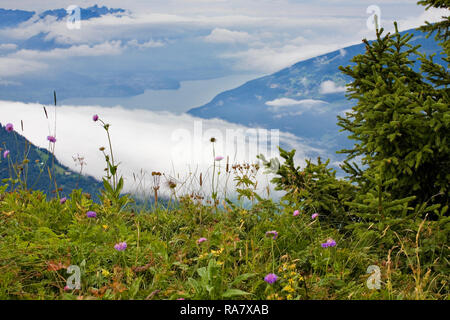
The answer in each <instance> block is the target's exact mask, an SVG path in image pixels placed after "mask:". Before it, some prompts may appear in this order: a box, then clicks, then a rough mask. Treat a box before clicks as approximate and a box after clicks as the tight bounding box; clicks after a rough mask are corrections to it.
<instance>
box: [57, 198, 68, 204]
mask: <svg viewBox="0 0 450 320" xmlns="http://www.w3.org/2000/svg"><path fill="white" fill-rule="evenodd" d="M66 201H67V198H66V197H64V198H61V199H60V200H59V203H60V204H64V203H66Z"/></svg>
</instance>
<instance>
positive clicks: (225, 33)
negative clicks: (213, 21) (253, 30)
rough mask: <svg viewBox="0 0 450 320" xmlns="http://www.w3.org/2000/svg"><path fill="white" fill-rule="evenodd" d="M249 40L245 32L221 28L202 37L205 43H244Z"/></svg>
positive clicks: (249, 37)
mask: <svg viewBox="0 0 450 320" xmlns="http://www.w3.org/2000/svg"><path fill="white" fill-rule="evenodd" d="M251 39H252V37H251V36H250V35H249V34H248V33H247V32H242V31H231V30H227V29H222V28H215V29H214V30H213V31H211V33H210V34H209V35H208V36H206V37H204V40H205V41H206V42H212V43H238V42H242V43H246V42H248V41H250V40H251Z"/></svg>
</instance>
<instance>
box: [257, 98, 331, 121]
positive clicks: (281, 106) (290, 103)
mask: <svg viewBox="0 0 450 320" xmlns="http://www.w3.org/2000/svg"><path fill="white" fill-rule="evenodd" d="M327 104H328V103H327V102H325V101H322V100H313V99H303V100H295V99H290V98H279V99H275V100H272V101H267V102H266V105H267V106H269V111H271V112H273V113H274V114H275V118H282V117H287V116H299V115H301V114H303V113H304V112H305V111H314V112H317V113H323V112H324V109H323V107H324V106H325V105H327Z"/></svg>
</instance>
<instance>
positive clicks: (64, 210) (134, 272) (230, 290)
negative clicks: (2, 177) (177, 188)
mask: <svg viewBox="0 0 450 320" xmlns="http://www.w3.org/2000/svg"><path fill="white" fill-rule="evenodd" d="M5 190H6V189H5V188H2V189H0V298H1V299H178V298H185V299H222V298H226V299H230V298H238V299H448V297H449V296H448V261H447V259H448V257H447V256H443V257H442V256H441V257H439V256H434V257H433V258H425V257H422V260H421V261H419V262H417V260H416V257H415V254H414V253H415V252H416V247H415V246H416V243H415V241H414V240H415V239H416V235H417V233H418V231H419V229H420V232H419V236H418V242H417V243H418V244H419V246H420V244H422V243H427V244H429V242H430V241H434V242H436V239H435V238H434V235H435V232H434V231H433V230H434V229H433V228H435V225H434V222H433V221H424V222H423V223H422V222H421V221H418V222H420V223H421V227H420V224H418V228H417V230H408V231H405V233H404V234H398V233H397V234H398V235H399V242H398V243H397V245H396V246H393V247H383V237H385V236H386V235H383V234H377V233H370V232H366V233H363V235H361V236H357V235H356V234H355V233H350V232H347V231H343V230H336V229H335V228H334V227H333V226H330V225H326V223H325V222H323V221H320V220H321V218H320V217H319V219H318V220H312V219H311V217H310V215H309V214H306V213H304V212H301V214H300V215H299V216H293V211H294V210H295V209H296V208H291V207H287V206H283V205H281V204H280V203H274V202H272V201H271V200H265V201H260V202H258V203H256V204H254V205H253V206H252V207H251V208H250V209H248V208H247V209H244V208H243V207H240V206H237V205H236V206H235V205H233V206H230V205H225V207H223V206H222V207H221V208H220V209H217V208H215V207H214V206H208V205H205V204H202V203H199V202H197V201H195V200H193V199H191V198H189V197H184V198H182V199H181V200H180V201H179V203H178V205H177V206H176V207H171V208H169V209H167V208H164V207H158V208H152V209H149V210H141V211H139V210H138V209H137V208H136V207H133V206H128V207H127V208H126V209H124V210H117V208H116V207H114V206H111V205H110V202H108V201H104V202H103V204H96V203H94V202H93V201H92V200H91V199H88V198H86V197H85V196H84V195H82V194H81V192H80V191H74V192H73V193H72V194H71V196H70V197H69V199H68V200H67V202H66V203H64V204H60V202H59V201H58V200H57V199H50V200H48V199H47V198H46V196H45V195H44V194H42V193H41V192H34V193H30V192H27V191H20V190H19V191H14V192H6V191H5ZM91 210H93V211H95V212H97V218H88V217H87V216H86V212H87V211H91ZM271 230H276V231H277V232H278V237H277V238H276V239H275V240H274V239H272V237H269V236H266V232H267V231H271ZM201 237H205V238H207V241H205V242H203V243H201V244H198V243H197V240H198V239H199V238H201ZM328 238H333V239H334V240H335V241H336V242H337V246H336V247H331V248H322V246H321V244H322V243H324V242H325V241H326V240H327V239H328ZM123 241H126V243H127V249H126V250H124V251H121V252H119V251H117V250H115V249H114V245H115V244H116V243H119V242H123ZM427 241H428V242H427ZM436 243H437V242H436ZM444 243H446V240H445V239H444ZM445 246H446V244H445ZM446 248H447V249H448V246H446ZM438 249H439V248H438ZM438 249H437V250H436V252H439V250H438ZM417 250H418V251H417V252H420V248H418V249H417ZM441 251H442V250H441ZM405 252H406V253H408V257H407V256H406V254H405ZM444 252H445V251H444ZM447 252H448V251H447ZM419 256H420V253H419ZM426 259H428V261H430V260H432V259H434V260H435V261H434V264H433V263H432V264H431V265H428V266H425V264H424V263H425V260H426ZM432 262H433V261H432ZM69 265H78V266H79V267H80V268H81V289H80V290H64V287H65V286H66V280H67V279H68V278H69V276H70V275H69V274H68V273H67V270H66V268H67V267H68V266H69ZM370 265H377V266H379V267H380V269H381V289H379V290H376V289H369V288H368V287H367V285H366V282H367V279H368V277H369V276H370V274H368V273H366V270H367V268H368V267H369V266H370ZM413 270H415V271H413ZM268 273H275V274H276V275H277V276H278V280H277V281H276V282H275V283H274V284H268V283H266V282H265V281H264V277H265V276H266V275H267V274H268Z"/></svg>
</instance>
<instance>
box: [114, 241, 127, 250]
mask: <svg viewBox="0 0 450 320" xmlns="http://www.w3.org/2000/svg"><path fill="white" fill-rule="evenodd" d="M126 248H127V243H126V242H125V241H124V242H119V243H116V244H115V245H114V249H116V250H117V251H124V250H125V249H126Z"/></svg>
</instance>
